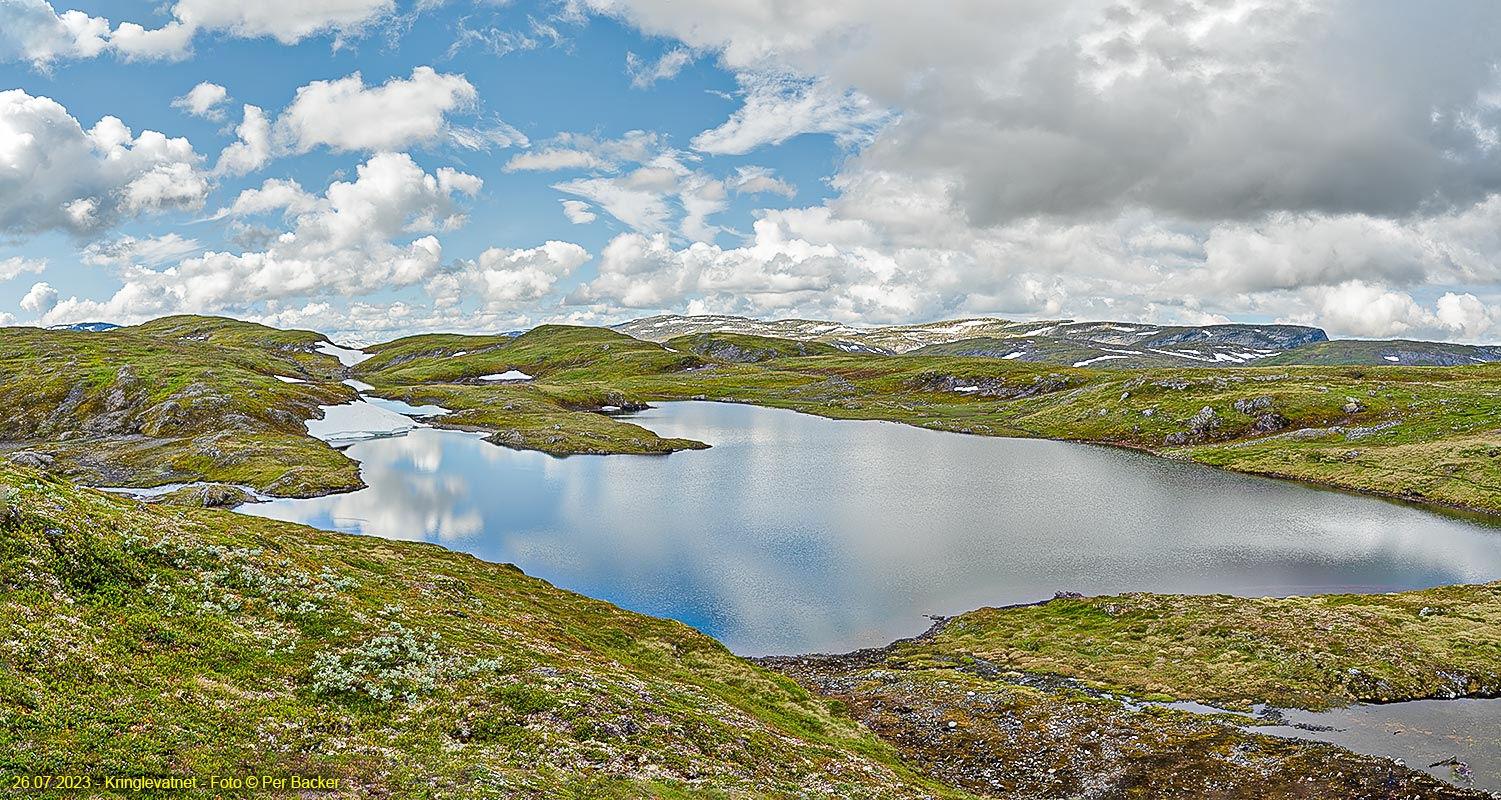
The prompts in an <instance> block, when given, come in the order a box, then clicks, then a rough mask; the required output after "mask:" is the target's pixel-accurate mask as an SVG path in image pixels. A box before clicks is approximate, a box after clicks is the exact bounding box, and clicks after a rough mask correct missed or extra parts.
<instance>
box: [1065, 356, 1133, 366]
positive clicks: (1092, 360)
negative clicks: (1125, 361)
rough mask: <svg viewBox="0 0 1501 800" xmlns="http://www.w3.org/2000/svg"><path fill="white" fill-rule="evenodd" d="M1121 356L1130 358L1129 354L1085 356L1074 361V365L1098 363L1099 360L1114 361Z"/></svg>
mask: <svg viewBox="0 0 1501 800" xmlns="http://www.w3.org/2000/svg"><path fill="white" fill-rule="evenodd" d="M1122 358H1130V356H1099V357H1097V358H1086V359H1084V360H1083V361H1075V362H1074V366H1076V367H1087V366H1089V365H1090V364H1094V363H1098V362H1100V361H1116V360H1119V359H1122Z"/></svg>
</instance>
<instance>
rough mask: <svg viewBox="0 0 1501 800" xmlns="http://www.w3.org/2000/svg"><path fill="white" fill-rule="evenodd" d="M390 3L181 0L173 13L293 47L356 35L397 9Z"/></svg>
mask: <svg viewBox="0 0 1501 800" xmlns="http://www.w3.org/2000/svg"><path fill="white" fill-rule="evenodd" d="M395 8H396V6H395V3H394V2H392V0H177V2H176V3H175V4H174V5H173V6H172V15H173V16H174V17H176V18H177V19H178V20H180V21H181V22H182V23H183V24H184V25H186V26H188V27H190V28H193V29H207V30H216V31H224V32H226V33H229V34H231V35H234V36H242V37H248V38H254V37H261V36H270V37H273V38H275V39H276V40H277V41H279V42H281V43H283V44H295V43H296V42H299V41H301V40H303V39H305V38H307V37H309V36H314V35H318V34H323V33H334V34H336V35H338V36H340V37H345V36H355V35H359V34H360V33H362V32H363V31H364V30H365V29H366V28H367V27H369V26H370V25H371V24H373V23H375V22H377V21H378V20H380V19H382V18H384V17H387V16H389V15H390V14H391V13H392V12H393V11H395Z"/></svg>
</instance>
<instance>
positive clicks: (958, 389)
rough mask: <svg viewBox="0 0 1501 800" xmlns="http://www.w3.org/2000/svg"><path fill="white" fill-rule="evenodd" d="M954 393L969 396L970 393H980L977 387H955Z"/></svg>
mask: <svg viewBox="0 0 1501 800" xmlns="http://www.w3.org/2000/svg"><path fill="white" fill-rule="evenodd" d="M954 391H956V392H962V393H964V394H969V393H971V392H978V391H980V387H978V386H955V387H954Z"/></svg>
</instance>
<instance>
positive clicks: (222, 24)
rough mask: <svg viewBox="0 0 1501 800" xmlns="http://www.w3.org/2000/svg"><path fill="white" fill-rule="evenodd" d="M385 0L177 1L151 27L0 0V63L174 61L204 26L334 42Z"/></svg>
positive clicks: (355, 30) (384, 12)
mask: <svg viewBox="0 0 1501 800" xmlns="http://www.w3.org/2000/svg"><path fill="white" fill-rule="evenodd" d="M394 10H395V4H394V2H393V1H392V0H177V2H176V3H174V4H172V6H171V7H170V11H171V14H172V19H171V20H169V21H167V22H166V23H165V24H163V25H161V26H160V27H157V28H147V27H145V26H143V25H141V24H140V23H138V22H129V21H127V22H122V23H120V25H119V26H117V27H116V28H114V29H113V30H111V29H110V23H109V20H107V19H105V18H103V17H93V16H90V15H88V14H85V13H83V12H81V11H64V12H63V13H61V14H59V13H57V11H56V10H55V9H54V8H53V7H52V5H51V4H50V3H48V2H46V1H45V0H0V61H28V62H30V63H31V64H32V65H33V66H35V67H37V68H39V69H46V68H47V67H48V66H49V65H50V64H52V63H53V62H54V61H57V60H59V59H80V58H94V57H96V56H98V55H100V54H102V53H105V52H111V51H113V52H115V53H118V54H119V55H120V56H121V57H123V58H124V59H126V60H128V61H129V60H137V59H163V58H165V59H181V58H185V57H187V56H188V55H189V54H190V53H191V51H192V44H193V39H194V38H195V37H196V36H197V35H198V34H199V33H200V32H203V31H217V32H222V33H227V34H229V35H231V36H238V37H244V38H259V37H264V36H269V37H273V38H275V39H277V40H278V41H280V42H282V43H283V44H295V43H296V42H299V41H301V40H302V39H305V38H307V37H309V36H314V35H319V34H326V33H332V34H334V35H335V37H336V38H335V45H336V46H338V45H339V44H342V42H343V41H344V40H345V39H346V38H348V37H354V36H359V35H360V34H362V33H364V32H365V30H366V29H368V28H369V27H370V26H372V25H374V24H376V23H378V22H380V21H382V20H384V19H387V18H389V17H390V16H391V15H392V12H394Z"/></svg>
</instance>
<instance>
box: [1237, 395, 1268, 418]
mask: <svg viewBox="0 0 1501 800" xmlns="http://www.w3.org/2000/svg"><path fill="white" fill-rule="evenodd" d="M1271 407H1272V398H1270V397H1247V398H1244V399H1241V400H1236V401H1235V410H1236V411H1239V412H1240V413H1242V414H1246V415H1248V416H1251V415H1254V414H1255V413H1256V412H1257V411H1264V410H1266V409H1268V408H1271Z"/></svg>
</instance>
